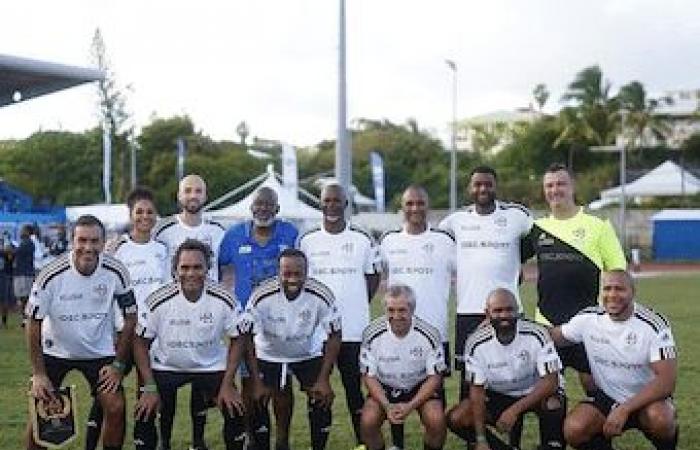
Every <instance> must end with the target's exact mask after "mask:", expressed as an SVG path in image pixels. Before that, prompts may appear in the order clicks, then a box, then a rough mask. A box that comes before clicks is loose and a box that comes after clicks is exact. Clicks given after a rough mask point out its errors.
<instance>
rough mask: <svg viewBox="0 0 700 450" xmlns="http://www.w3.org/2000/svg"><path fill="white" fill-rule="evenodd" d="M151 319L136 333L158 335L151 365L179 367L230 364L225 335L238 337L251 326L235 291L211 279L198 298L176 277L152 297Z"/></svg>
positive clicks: (213, 369) (148, 336) (210, 367)
mask: <svg viewBox="0 0 700 450" xmlns="http://www.w3.org/2000/svg"><path fill="white" fill-rule="evenodd" d="M146 304H147V307H148V310H147V317H146V320H145V321H143V322H139V323H138V324H137V326H136V334H137V335H139V336H142V337H144V338H146V339H151V340H153V343H152V345H151V352H150V354H151V366H152V367H153V369H155V370H169V371H177V372H217V371H222V370H225V369H226V359H227V354H228V347H227V343H226V341H225V339H224V338H225V337H227V336H228V337H231V338H236V337H238V336H239V335H240V334H242V333H243V332H245V331H246V330H247V329H248V328H249V326H248V325H245V324H244V323H243V322H242V321H241V319H242V317H241V310H240V308H239V306H238V303H237V302H236V300H235V299H234V298H233V296H232V295H231V294H230V293H228V292H227V291H226V289H224V287H223V286H220V285H218V284H216V283H213V282H211V281H207V282H206V284H205V286H204V290H203V292H202V296H201V297H200V298H199V300H197V301H196V302H191V301H189V300H187V298H185V296H184V295H183V294H182V292H181V290H180V283H178V282H175V281H173V282H171V283H169V284H167V285H165V286H163V287H161V288H160V289H158V290H157V291H155V292H154V293H153V294H151V295H150V296H149V297H148V300H146Z"/></svg>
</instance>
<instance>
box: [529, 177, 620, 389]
mask: <svg viewBox="0 0 700 450" xmlns="http://www.w3.org/2000/svg"><path fill="white" fill-rule="evenodd" d="M542 184H543V189H544V197H545V200H546V201H547V204H548V205H549V209H550V211H551V214H550V215H549V216H547V217H541V218H539V219H537V220H536V221H535V224H534V226H533V227H532V231H531V233H530V236H529V239H528V241H527V242H528V246H527V247H528V248H527V249H526V250H524V251H525V252H527V253H528V255H527V256H528V257H529V256H531V255H532V254H534V255H536V256H537V297H538V300H537V311H536V313H535V320H536V321H537V322H539V323H541V324H544V325H550V326H551V325H561V324H562V323H565V322H567V321H568V320H569V319H571V318H572V317H573V316H574V315H576V313H578V312H579V311H581V310H582V309H584V308H586V307H589V306H595V305H597V304H598V293H599V291H600V289H599V286H600V275H601V273H602V272H603V271H605V270H613V269H625V268H626V266H627V262H626V261H625V255H624V253H623V251H622V247H621V246H620V242H619V241H618V240H617V236H616V235H615V230H614V229H613V227H612V226H611V225H610V222H609V221H607V220H601V219H599V218H597V217H595V216H593V215H591V214H588V213H586V212H585V211H584V210H583V208H582V207H580V206H578V205H576V202H575V200H574V188H575V185H574V177H573V174H572V173H571V172H570V171H569V169H568V168H567V167H566V166H564V165H562V164H552V165H551V166H550V167H549V168H548V169H547V171H546V172H545V174H544V178H543V182H542ZM559 355H560V356H561V360H562V363H563V364H564V367H572V368H573V369H575V370H576V371H577V372H579V377H580V381H581V385H582V386H583V388H584V390H585V391H586V392H587V393H589V394H591V393H593V391H594V390H595V385H594V384H593V381H592V379H591V374H590V373H591V369H590V367H589V364H588V359H587V357H586V352H585V349H584V347H583V345H581V344H577V345H572V346H569V347H564V348H561V349H560V351H559Z"/></svg>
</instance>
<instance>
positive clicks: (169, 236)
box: [153, 174, 226, 443]
mask: <svg viewBox="0 0 700 450" xmlns="http://www.w3.org/2000/svg"><path fill="white" fill-rule="evenodd" d="M206 201H207V184H206V183H205V182H204V179H203V178H202V177H201V176H199V175H196V174H190V175H187V176H185V177H183V178H182V180H180V184H179V185H178V191H177V202H178V204H179V205H180V213H179V214H176V215H174V216H170V217H166V218H164V219H162V220H161V221H159V222H158V224H157V225H156V227H155V229H154V230H153V238H154V239H155V240H156V241H160V242H162V243H164V244H165V245H166V246H167V247H168V254H169V256H170V259H171V260H172V257H173V256H174V254H175V251H176V250H177V248H178V247H179V246H180V244H182V243H183V242H184V241H185V239H197V240H198V241H200V242H203V243H205V244H207V246H208V247H209V248H210V249H211V251H212V260H211V262H210V264H209V273H208V275H209V278H210V279H212V280H214V281H218V280H219V267H218V254H219V246H220V245H221V241H222V240H223V238H224V233H225V231H226V230H225V229H224V227H223V225H221V224H220V223H218V222H215V221H211V220H207V219H205V218H204V217H203V216H202V208H203V207H204V204H205V203H206ZM202 398H203V396H202V395H199V394H198V393H197V392H196V391H195V390H192V393H191V395H190V417H191V419H192V440H193V441H194V442H195V443H197V442H200V441H202V440H203V439H204V427H205V426H206V421H207V405H206V404H203V403H202Z"/></svg>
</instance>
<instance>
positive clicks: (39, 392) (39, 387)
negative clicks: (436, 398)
mask: <svg viewBox="0 0 700 450" xmlns="http://www.w3.org/2000/svg"><path fill="white" fill-rule="evenodd" d="M30 393H31V395H32V397H35V398H38V399H39V400H44V401H46V400H51V399H53V398H54V393H53V385H52V384H51V380H49V377H47V376H46V375H34V376H32V387H31V391H30Z"/></svg>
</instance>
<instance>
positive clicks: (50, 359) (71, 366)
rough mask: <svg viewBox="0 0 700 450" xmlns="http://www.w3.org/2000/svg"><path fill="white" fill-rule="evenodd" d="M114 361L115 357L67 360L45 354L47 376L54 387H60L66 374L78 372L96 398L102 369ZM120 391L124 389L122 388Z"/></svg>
mask: <svg viewBox="0 0 700 450" xmlns="http://www.w3.org/2000/svg"><path fill="white" fill-rule="evenodd" d="M112 361H114V357H112V356H109V357H105V358H95V359H66V358H57V357H55V356H51V355H47V354H46V353H44V367H45V368H46V376H48V377H49V380H51V384H53V385H54V387H56V388H57V387H60V386H61V383H62V382H63V379H64V378H65V377H66V374H68V372H70V371H71V370H77V371H78V372H80V373H81V374H82V375H83V377H84V378H85V379H86V380H87V382H88V384H89V385H90V394H91V395H92V396H93V397H94V396H95V394H96V393H97V381H98V379H99V377H100V369H102V368H103V367H104V366H107V365H109V364H111V363H112ZM120 389H122V387H121V386H120Z"/></svg>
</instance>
